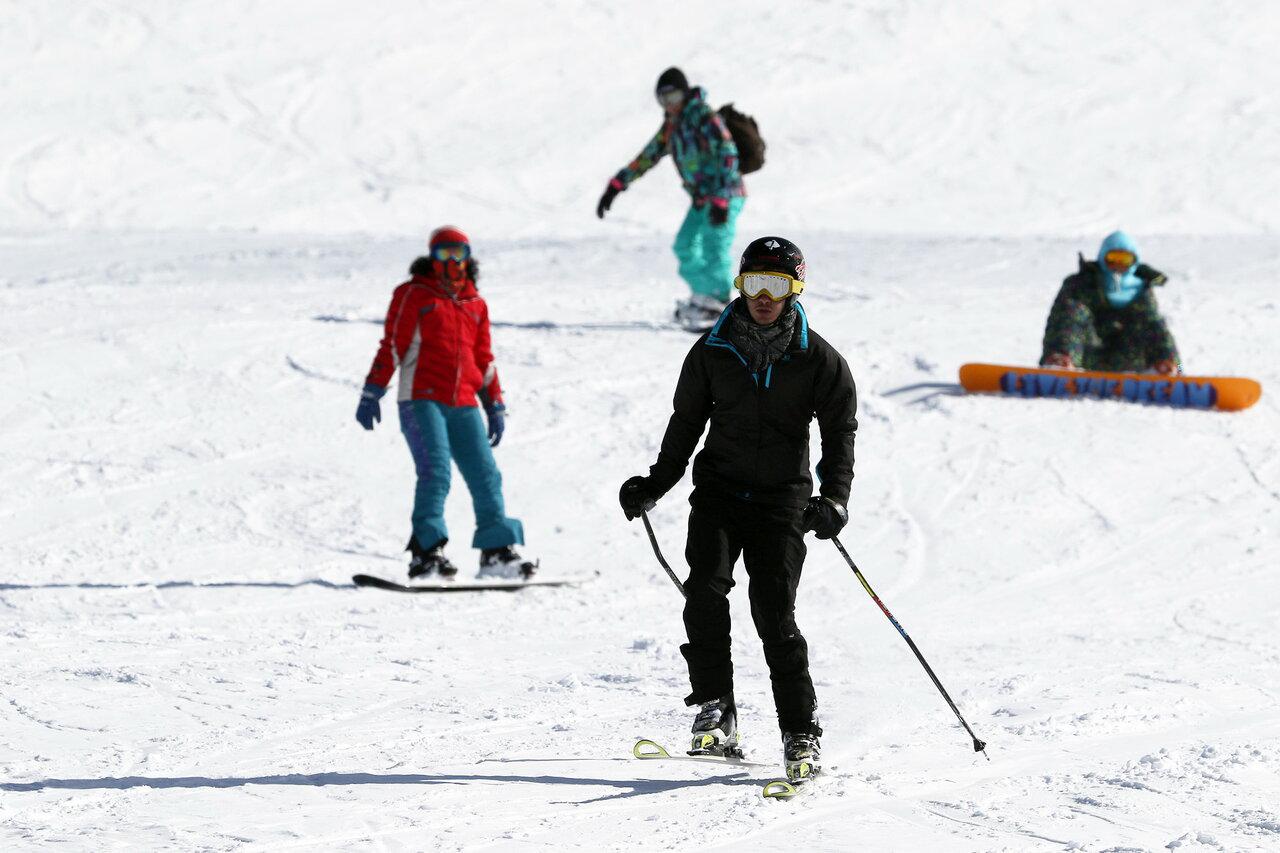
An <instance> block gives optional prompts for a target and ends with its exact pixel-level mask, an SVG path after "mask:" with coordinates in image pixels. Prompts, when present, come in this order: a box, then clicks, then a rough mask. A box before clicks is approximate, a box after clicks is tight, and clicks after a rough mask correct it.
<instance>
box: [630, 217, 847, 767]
mask: <svg viewBox="0 0 1280 853" xmlns="http://www.w3.org/2000/svg"><path fill="white" fill-rule="evenodd" d="M738 272H739V274H738V277H737V278H736V279H735V280H734V287H735V288H737V289H738V290H739V291H740V292H741V296H740V297H739V298H738V299H736V300H734V302H733V303H731V304H730V305H729V307H728V308H726V309H725V310H724V313H722V314H721V315H720V319H719V321H718V322H717V323H716V324H715V326H714V327H712V329H711V331H709V332H707V333H706V334H704V335H703V336H702V337H701V338H699V339H698V342H697V343H695V344H694V345H693V348H692V349H691V350H690V351H689V354H688V356H687V357H686V358H685V360H684V366H683V368H682V369H681V371H680V380H679V382H678V384H677V385H676V393H675V401H674V405H675V412H674V414H672V416H671V421H670V422H669V423H668V425H667V431H666V434H665V435H664V436H663V438H662V448H661V451H660V452H659V454H658V461H657V462H656V463H655V464H654V465H653V466H652V467H650V469H649V476H647V477H632V478H630V479H629V480H627V481H626V482H625V483H623V485H622V489H621V492H620V494H619V501H620V502H621V504H622V509H623V511H624V512H625V513H626V516H627V518H628V519H632V518H637V517H639V515H640V512H641V510H642V509H647V508H649V507H651V506H652V505H653V504H654V503H655V502H656V501H657V500H658V499H660V498H661V497H662V496H663V495H665V494H666V493H667V492H668V491H669V490H670V489H671V488H672V487H673V486H674V485H675V484H676V483H677V482H679V480H680V478H681V477H682V476H683V475H684V470H685V467H686V466H687V465H688V462H689V457H690V456H691V455H692V454H693V451H694V449H695V448H696V447H697V444H698V439H699V438H701V436H702V431H703V429H704V428H705V427H706V425H707V422H708V421H710V424H711V426H710V430H709V431H708V433H707V439H706V443H705V444H704V446H703V449H702V451H701V452H700V453H699V454H698V456H697V458H696V459H695V460H694V463H693V485H694V491H693V494H692V495H690V497H689V502H690V504H692V506H693V510H692V512H691V513H690V515H689V537H688V543H687V545H686V548H685V558H686V560H687V561H688V563H689V579H688V580H687V581H685V593H686V596H687V598H686V601H685V608H684V623H685V630H686V632H687V634H688V639H689V641H688V642H687V643H685V644H684V645H682V646H681V647H680V651H681V652H682V653H683V654H684V657H685V660H686V661H687V662H688V664H689V681H690V684H691V685H692V688H693V692H691V693H690V694H689V695H688V696H687V697H685V703H686V704H688V705H698V706H700V710H699V711H698V715H697V717H696V719H695V721H694V724H693V734H694V737H693V749H692V750H691V754H713V755H724V754H728V755H740V754H741V751H740V749H739V747H738V740H739V739H738V731H737V710H736V708H735V705H734V699H733V663H732V659H731V656H730V648H729V600H728V593H729V590H730V589H731V588H732V587H733V567H734V564H735V563H736V562H737V560H738V556H739V555H740V554H741V555H742V558H743V563H744V565H745V566H746V570H747V575H748V577H749V579H750V583H749V586H748V595H749V597H750V599H751V616H752V619H753V621H754V622H755V626H756V631H757V633H758V634H759V635H760V639H761V640H762V641H763V643H764V656H765V661H766V662H767V663H768V665H769V677H770V680H771V682H772V686H773V699H774V704H775V706H776V708H777V712H778V724H779V727H780V728H781V729H782V741H783V755H784V763H785V765H786V767H787V775H788V777H790V778H792V779H793V780H802V779H804V778H805V777H807V776H809V775H812V774H814V773H816V772H818V770H819V769H820V752H819V741H818V738H819V736H821V734H822V729H821V728H820V727H819V725H818V718H817V714H816V711H817V699H816V697H815V695H814V690H813V681H812V679H810V677H809V659H808V645H807V644H806V643H805V639H804V637H803V636H802V635H801V633H800V629H799V627H797V625H796V621H795V599H796V587H797V585H798V584H799V581H800V571H801V568H802V566H803V564H804V557H805V544H804V534H805V532H806V531H809V530H812V531H815V532H816V533H817V536H818V538H819V539H830V538H831V537H832V536H834V535H835V534H837V533H839V532H840V530H841V528H843V527H844V525H845V522H846V521H847V520H848V515H847V512H846V510H845V504H846V503H847V502H848V500H849V487H850V483H851V481H852V480H853V440H854V433H855V431H856V430H857V428H858V424H857V419H856V414H857V393H856V391H855V389H854V383H853V376H852V375H851V374H850V372H849V365H848V364H847V363H846V362H845V360H844V358H843V357H841V355H840V353H838V352H836V350H835V349H834V348H833V347H832V346H831V345H830V344H829V343H827V342H826V341H825V340H824V339H823V338H822V337H820V336H819V335H818V334H817V333H816V332H814V331H813V330H812V329H810V328H809V323H808V319H807V318H806V316H805V312H804V308H803V307H801V305H800V304H799V302H797V301H796V297H797V296H799V294H800V292H801V291H802V290H803V289H804V274H805V265H804V256H803V255H802V254H801V252H800V249H799V248H798V247H797V246H796V245H795V244H794V243H792V242H791V241H789V240H786V239H783V238H781V237H761V238H760V239H758V240H755V241H754V242H752V243H751V245H749V246H748V247H747V249H746V251H745V252H744V253H743V255H742V261H741V263H740V265H739V269H738ZM815 417H816V418H817V419H818V426H819V428H820V430H821V435H822V458H821V459H820V460H819V461H818V465H817V469H816V470H817V473H818V480H819V483H820V486H819V488H818V495H817V496H811V494H812V489H813V480H812V478H811V477H810V476H809V424H810V422H811V421H812V420H813V419H814V418H815Z"/></svg>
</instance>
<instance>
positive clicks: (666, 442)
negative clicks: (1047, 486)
mask: <svg viewBox="0 0 1280 853" xmlns="http://www.w3.org/2000/svg"><path fill="white" fill-rule="evenodd" d="M732 310H733V307H732V306H730V307H729V308H726V309H725V312H724V313H723V314H721V315H720V320H719V321H718V322H717V323H716V325H715V326H714V327H712V329H711V331H709V332H707V333H706V334H704V335H703V336H702V337H700V338H699V339H698V342H697V343H695V344H694V345H693V348H692V349H691V350H689V355H688V356H686V357H685V360H684V367H683V368H681V370H680V381H679V382H678V383H677V385H676V393H675V400H674V405H675V412H674V413H673V414H672V415H671V421H670V422H669V423H668V424H667V432H666V434H665V435H664V436H663V437H662V449H661V451H660V452H659V454H658V461H657V462H656V463H655V464H654V465H653V466H652V467H651V468H650V469H649V478H650V483H651V485H652V487H653V489H654V491H655V494H654V497H655V498H657V497H661V496H662V495H663V494H666V493H667V492H668V491H669V490H670V489H671V488H672V487H673V486H674V485H675V484H676V483H678V482H679V481H680V478H681V477H682V476H684V469H685V467H686V466H687V465H688V464H689V457H690V456H691V455H692V454H693V451H694V448H696V447H697V445H698V439H699V438H700V437H701V436H702V430H703V429H704V428H705V427H706V425H707V421H708V420H710V421H711V429H710V430H709V431H708V433H707V440H706V444H705V445H704V446H703V448H702V451H701V452H700V453H699V454H698V456H697V458H696V459H695V460H694V462H693V484H694V486H695V487H696V488H698V489H701V490H705V491H712V492H717V493H722V494H726V495H733V496H735V497H738V498H741V499H743V500H749V501H753V502H758V503H761V504H771V505H781V506H795V507H799V506H803V505H804V503H805V501H807V500H808V499H809V496H810V495H811V494H812V492H813V480H812V478H811V477H810V476H809V424H810V422H811V421H812V420H813V419H814V418H815V417H817V419H818V427H819V429H820V431H821V435H822V458H821V459H820V460H819V461H818V466H817V473H818V481H819V483H820V487H819V491H820V494H822V496H823V497H827V498H830V499H831V500H833V501H835V502H836V503H838V504H840V505H841V506H844V505H845V504H846V503H848V500H849V488H850V485H851V482H852V480H853V439H854V433H855V432H856V431H857V429H858V421H857V417H856V415H857V411H858V398H857V391H856V389H855V388H854V384H853V375H852V374H851V373H850V372H849V365H848V364H847V363H846V362H845V360H844V358H843V357H842V356H841V355H840V353H838V352H836V350H835V348H833V347H832V346H831V344H829V343H827V342H826V341H825V340H823V339H822V338H821V337H820V336H819V335H818V334H817V333H816V332H814V331H813V330H812V329H810V328H809V323H808V319H807V318H806V317H805V313H804V309H803V308H802V307H801V306H800V305H799V304H798V303H797V304H796V310H797V311H798V312H799V314H800V316H799V317H797V318H796V335H795V337H794V338H793V340H792V344H791V347H790V349H788V350H787V353H786V354H785V355H784V356H783V357H782V359H781V360H779V361H778V362H777V363H776V364H774V365H772V366H771V367H770V368H769V369H768V370H766V371H765V372H764V373H761V374H754V373H752V372H751V371H750V370H749V369H748V367H747V362H746V360H745V359H743V357H742V355H741V354H740V353H739V352H738V350H737V349H736V348H735V347H734V346H733V344H731V343H730V342H729V341H728V340H727V339H726V338H724V337H722V336H721V334H720V333H721V330H722V327H724V326H725V324H726V323H727V322H728V317H729V312H730V311H732Z"/></svg>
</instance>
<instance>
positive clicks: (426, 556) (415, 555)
mask: <svg viewBox="0 0 1280 853" xmlns="http://www.w3.org/2000/svg"><path fill="white" fill-rule="evenodd" d="M448 542H449V540H448V539H441V540H440V541H439V542H437V543H436V544H434V545H432V546H431V547H430V548H423V547H422V546H421V545H419V544H418V537H416V536H410V537H409V544H408V545H407V546H406V547H405V550H406V551H408V552H409V553H410V554H411V556H410V557H409V580H414V579H416V578H421V577H426V576H427V575H430V574H437V575H439V576H440V578H441V580H447V581H450V580H453V578H454V576H455V575H456V574H458V567H457V566H455V565H454V564H453V563H451V562H449V558H448V557H446V556H445V555H444V546H445V545H446V544H448Z"/></svg>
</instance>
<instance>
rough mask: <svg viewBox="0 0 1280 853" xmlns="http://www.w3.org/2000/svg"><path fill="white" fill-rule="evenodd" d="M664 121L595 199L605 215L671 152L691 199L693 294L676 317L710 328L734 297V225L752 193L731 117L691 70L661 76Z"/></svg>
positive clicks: (681, 239)
mask: <svg viewBox="0 0 1280 853" xmlns="http://www.w3.org/2000/svg"><path fill="white" fill-rule="evenodd" d="M656 95H657V98H658V104H659V106H661V107H662V110H663V119H662V126H661V127H660V128H658V132H657V133H656V134H655V135H654V137H653V138H652V139H650V140H649V142H648V144H647V145H645V146H644V149H643V150H641V152H640V153H639V154H638V155H637V156H636V158H635V159H634V160H632V161H631V163H630V164H628V165H627V166H626V167H625V168H623V169H622V170H620V171H619V172H618V174H617V175H615V176H614V177H613V179H612V180H610V181H609V185H608V186H607V187H606V188H605V191H604V195H602V196H601V197H600V202H599V204H597V205H596V216H598V217H600V218H601V219H603V218H604V215H605V212H606V211H608V210H609V208H610V206H612V204H613V200H614V199H615V198H616V197H617V195H618V193H620V192H622V191H623V190H625V189H626V188H627V187H629V186H630V185H631V184H632V183H634V182H635V181H636V180H637V179H638V178H639V177H640V176H641V175H643V174H644V173H645V172H647V171H649V169H651V168H652V167H653V166H654V164H655V163H657V162H658V161H659V160H661V159H662V157H663V156H664V155H666V154H670V155H671V159H672V160H673V161H674V162H675V167H676V171H677V172H678V173H679V175H680V181H681V183H682V184H683V185H684V189H685V192H687V193H688V194H689V196H690V198H691V202H692V203H691V204H690V206H689V212H688V213H686V214H685V217H684V222H683V223H682V224H681V226H680V231H679V232H678V233H677V234H676V241H675V244H674V245H673V246H672V249H673V250H674V251H675V255H676V259H677V260H678V261H679V264H680V267H679V269H680V277H681V278H683V279H684V280H685V282H687V283H688V285H689V289H690V290H691V291H692V295H691V297H690V299H689V301H688V302H687V303H683V304H681V305H680V307H679V308H677V312H676V313H677V320H681V321H684V322H686V324H688V325H691V326H693V327H699V328H701V329H705V328H706V327H707V325H709V324H710V323H711V322H712V321H714V320H715V318H716V317H718V316H719V314H720V312H721V311H722V310H724V306H725V303H726V302H728V301H729V296H730V293H731V292H732V284H733V259H732V256H731V254H730V251H731V249H732V246H733V236H734V230H735V228H736V225H737V220H738V214H739V213H741V211H742V204H743V201H744V197H745V196H746V189H745V188H744V187H743V183H742V173H741V171H740V170H739V167H738V147H737V145H736V144H734V141H733V136H732V135H731V134H730V133H729V128H728V127H727V126H726V125H725V123H724V119H722V118H721V117H720V115H719V114H718V113H716V111H715V110H713V109H712V108H711V106H710V105H709V104H708V103H707V96H706V92H705V91H704V90H703V89H702V87H700V86H690V85H689V81H688V80H687V79H686V78H685V76H684V72H682V71H681V70H680V69H679V68H668V69H667V70H666V71H664V72H662V75H661V76H660V77H659V78H658V84H657V87H656Z"/></svg>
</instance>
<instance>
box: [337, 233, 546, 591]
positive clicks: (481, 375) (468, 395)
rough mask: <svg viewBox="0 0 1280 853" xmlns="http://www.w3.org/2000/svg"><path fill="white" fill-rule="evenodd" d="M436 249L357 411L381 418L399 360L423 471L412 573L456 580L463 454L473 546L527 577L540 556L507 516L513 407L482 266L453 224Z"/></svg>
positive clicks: (410, 434) (414, 280)
mask: <svg viewBox="0 0 1280 853" xmlns="http://www.w3.org/2000/svg"><path fill="white" fill-rule="evenodd" d="M428 248H429V254H427V255H426V256H424V257H420V258H418V259H417V260H415V261H414V262H413V263H412V264H411V265H410V267H409V275H410V276H411V277H410V278H409V280H408V281H406V282H404V283H403V284H401V285H400V286H399V287H397V288H396V289H395V293H394V294H393V295H392V297H391V307H390V308H388V309H387V319H386V325H385V333H384V335H383V338H382V342H381V343H380V344H379V345H378V352H377V355H375V356H374V358H373V366H372V367H371V368H370V369H369V375H368V377H367V378H366V379H365V384H364V390H363V391H362V392H361V394H360V405H359V407H358V408H357V409H356V420H357V421H359V422H360V425H361V426H363V427H364V428H365V429H368V430H371V429H373V425H374V423H375V422H379V421H381V420H382V411H381V408H380V406H379V402H378V401H379V400H381V399H382V395H383V394H385V393H386V391H387V386H388V384H389V383H390V382H391V377H392V375H393V374H394V373H395V372H396V370H397V369H399V371H400V384H399V390H398V393H397V394H396V399H397V401H398V403H399V410H400V431H401V432H402V433H403V434H404V438H405V441H406V442H408V444H409V452H410V453H411V454H412V455H413V464H414V468H415V470H416V471H417V475H418V482H417V488H416V489H415V491H414V499H413V532H412V534H411V535H410V536H409V544H408V546H407V547H406V549H405V550H407V551H409V552H410V553H411V557H410V561H409V577H410V578H418V577H423V576H426V575H430V574H433V573H434V574H437V575H439V576H440V577H442V578H446V579H448V578H452V577H453V576H455V575H456V574H457V573H458V569H457V567H456V566H455V565H454V564H453V563H451V562H450V561H449V558H448V557H446V556H445V555H444V546H445V544H446V543H447V542H448V541H449V532H448V530H447V529H446V527H445V521H444V502H445V498H446V497H447V496H448V494H449V480H450V475H451V473H452V468H451V463H457V465H458V470H459V471H461V472H462V477H463V479H464V480H466V483H467V488H468V489H469V490H470V491H471V503H472V506H473V508H474V509H475V517H476V530H475V535H474V536H473V537H472V540H471V546H472V547H473V548H479V549H480V575H481V576H482V577H483V576H496V577H515V576H523V577H529V576H531V575H532V574H533V573H534V571H535V569H536V564H535V563H533V562H531V561H529V560H526V559H524V558H523V557H521V556H520V554H519V553H518V552H517V551H516V550H515V547H514V546H516V545H523V544H524V528H523V526H522V525H521V523H520V521H519V520H517V519H514V518H509V517H508V516H507V515H506V509H505V505H504V501H503V498H502V474H501V473H500V472H499V471H498V465H497V462H496V461H495V460H494V457H493V450H492V448H493V447H496V446H497V445H498V442H499V441H500V440H501V439H502V434H503V430H504V428H505V412H506V406H504V405H503V402H502V388H501V386H500V385H499V384H498V372H497V368H496V367H495V366H494V363H493V353H492V352H491V350H490V348H489V307H488V305H486V304H485V301H484V299H483V298H481V296H480V293H479V291H478V290H477V289H476V278H477V277H478V276H479V268H478V265H477V263H476V260H475V258H473V257H472V255H471V241H470V240H469V239H468V238H467V235H466V234H464V233H463V232H462V231H460V230H458V229H457V228H454V227H452V226H445V227H443V228H438V229H436V230H435V231H434V232H433V233H432V234H431V240H430V244H429V247H428ZM482 406H483V415H482V413H481V407H482ZM486 421H487V423H486Z"/></svg>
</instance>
